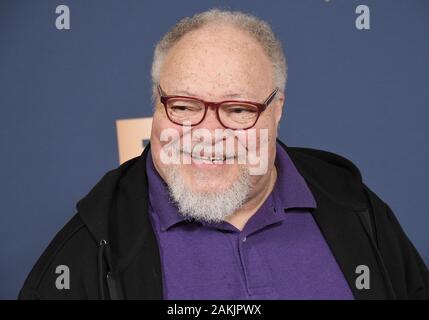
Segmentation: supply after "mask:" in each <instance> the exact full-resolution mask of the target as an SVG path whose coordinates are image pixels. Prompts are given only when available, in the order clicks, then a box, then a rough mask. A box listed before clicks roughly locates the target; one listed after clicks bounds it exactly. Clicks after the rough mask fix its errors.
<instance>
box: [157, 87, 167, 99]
mask: <svg viewBox="0 0 429 320" xmlns="http://www.w3.org/2000/svg"><path fill="white" fill-rule="evenodd" d="M158 93H159V96H160V97H163V96H165V95H166V94H165V92H164V90H162V88H161V85H160V84H158Z"/></svg>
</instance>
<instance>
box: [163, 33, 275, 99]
mask: <svg viewBox="0 0 429 320" xmlns="http://www.w3.org/2000/svg"><path fill="white" fill-rule="evenodd" d="M272 74H273V70H272V65H271V62H270V60H269V58H268V56H267V54H266V53H265V51H264V49H263V48H262V46H261V45H260V44H259V43H258V42H257V41H256V40H255V39H254V38H253V37H252V36H251V35H250V34H248V33H247V32H246V31H243V30H240V29H238V28H236V27H234V26H229V25H209V26H205V27H203V28H201V29H198V30H195V31H191V32H189V33H187V34H186V35H185V36H184V37H183V38H182V39H180V40H179V41H178V42H177V43H176V44H175V45H174V46H173V47H172V48H171V49H170V51H169V52H168V53H167V55H166V57H165V59H164V63H163V65H162V68H161V73H160V80H161V83H162V84H163V85H165V87H166V88H168V89H169V90H177V91H179V90H180V91H188V92H192V93H196V92H201V91H202V92H204V91H205V90H207V91H208V92H217V91H218V90H222V91H223V93H228V94H231V93H236V92H257V91H259V90H261V91H267V90H269V89H268V88H272V86H273V81H272V79H273V78H272V77H273V75H272Z"/></svg>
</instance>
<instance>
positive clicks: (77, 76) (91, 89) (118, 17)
mask: <svg viewBox="0 0 429 320" xmlns="http://www.w3.org/2000/svg"><path fill="white" fill-rule="evenodd" d="M60 4H66V5H68V6H69V8H70V14H71V15H70V18H71V19H70V22H71V25H70V27H71V29H70V30H57V29H56V27H55V19H56V17H57V14H55V8H56V7H57V6H58V5H60ZM360 4H366V5H368V6H369V8H370V13H371V15H370V17H371V20H370V23H371V24H370V27H371V29H370V30H357V28H356V27H355V19H356V17H357V14H356V13H355V8H356V7H357V6H358V5H360ZM214 6H216V7H223V8H230V9H239V10H243V11H247V12H250V13H254V14H256V15H258V16H259V17H261V18H263V19H266V20H267V21H269V22H270V23H271V24H272V26H273V29H274V31H275V32H276V33H277V34H278V36H279V37H280V38H281V39H282V41H283V43H284V47H285V50H286V55H287V57H288V62H289V82H288V85H287V93H286V106H285V113H284V118H283V121H282V124H281V128H280V131H281V138H282V139H283V140H284V141H285V142H286V143H288V144H289V145H292V146H307V147H314V148H319V149H325V150H329V151H332V152H336V153H339V154H341V155H343V156H346V157H348V158H349V159H351V160H352V161H354V162H355V164H357V165H358V166H359V167H360V169H361V171H362V174H363V177H364V179H365V181H366V183H367V184H368V185H369V186H370V187H371V188H372V189H373V190H374V191H375V192H376V193H377V194H378V195H379V196H380V197H381V198H383V199H384V200H385V201H386V202H388V203H389V204H390V205H391V207H392V208H393V209H394V211H395V212H396V215H397V217H398V219H399V221H400V222H401V224H402V226H403V228H404V229H405V231H406V232H407V234H408V236H409V237H410V239H411V240H412V241H413V243H414V244H415V246H416V247H417V249H418V250H419V252H420V253H421V254H422V256H423V257H424V259H425V260H426V262H427V263H428V262H429V235H428V230H429V202H428V201H427V197H428V187H427V185H428V181H429V172H428V170H427V163H428V162H429V144H428V141H427V138H428V133H429V129H428V125H427V119H428V118H429V109H428V101H429V63H428V57H429V42H428V34H429V18H428V17H429V1H426V0H420V1H419V0H413V1H412V0H395V1H390V0H377V1H371V0H360V1H353V0H348V1H344V0H330V1H327V0H293V1H267V0H265V1H250V0H241V1H239V0H234V1H196V0H193V1H190V0H189V1H188V0H187V1H184V0H181V1H170V2H166V1H159V0H158V1H124V0H121V1H119V0H117V1H107V0H102V1H101V0H97V1H95V0H92V1H88V0H73V1H71V0H68V1H63V0H61V1H60V0H58V1H51V0H49V1H16V0H10V1H9V0H0V107H1V126H0V132H1V135H0V139H1V140H0V146H1V158H0V161H1V163H0V164H1V165H0V179H1V186H0V191H1V192H0V195H1V201H0V213H1V215H0V298H12V299H13V298H15V297H16V295H17V294H18V290H19V288H20V287H21V285H22V283H23V281H24V279H25V277H26V275H27V274H28V272H29V271H30V269H31V267H32V265H33V264H34V263H35V261H36V259H37V258H38V257H39V256H40V254H41V253H42V251H43V249H44V248H45V247H46V246H47V244H48V243H49V241H50V240H51V239H52V237H53V236H54V235H55V233H56V232H57V231H58V230H59V229H60V228H61V226H62V225H64V224H65V223H66V221H67V220H68V219H70V217H71V216H72V215H73V214H74V213H75V203H76V202H77V201H78V200H79V199H80V198H81V197H82V196H84V195H85V194H86V193H87V192H88V191H89V189H90V188H91V187H92V186H93V185H94V184H95V183H96V182H97V181H98V180H99V179H100V178H101V176H102V175H103V174H104V173H105V172H106V171H108V170H110V169H112V168H114V167H116V166H117V165H118V148H117V140H116V128H115V121H116V120H117V119H124V118H138V117H143V116H150V115H151V108H152V106H151V102H150V95H151V89H150V65H151V59H152V51H153V47H154V44H155V43H156V41H157V40H158V39H159V38H160V37H161V36H162V34H163V33H164V32H166V31H167V30H168V29H169V28H170V27H171V26H172V25H173V24H174V23H175V22H176V21H177V20H178V19H179V18H181V17H183V16H189V15H192V14H194V13H196V12H199V11H202V10H205V9H208V8H211V7H214Z"/></svg>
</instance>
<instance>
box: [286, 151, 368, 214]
mask: <svg viewBox="0 0 429 320" xmlns="http://www.w3.org/2000/svg"><path fill="white" fill-rule="evenodd" d="M286 151H287V153H288V155H289V156H290V158H291V160H292V162H293V163H294V164H295V166H296V168H297V169H298V171H299V172H300V174H301V175H302V176H303V178H304V179H305V180H306V182H307V183H309V185H310V187H311V189H312V191H313V193H316V194H317V193H319V192H322V193H323V194H325V195H327V196H329V198H330V199H332V200H334V201H336V202H338V203H341V204H344V205H350V206H353V207H356V208H362V207H366V198H365V193H364V184H363V182H362V175H361V173H360V170H359V169H358V168H357V166H356V165H355V164H354V163H353V162H351V161H350V160H349V159H347V158H345V157H343V156H340V155H338V154H335V153H332V152H328V151H322V150H317V149H311V148H300V147H286Z"/></svg>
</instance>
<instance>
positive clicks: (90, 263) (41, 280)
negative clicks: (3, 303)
mask: <svg viewBox="0 0 429 320" xmlns="http://www.w3.org/2000/svg"><path fill="white" fill-rule="evenodd" d="M96 257H97V243H96V241H95V240H94V239H93V238H92V237H91V235H90V233H89V231H88V229H87V228H86V226H85V225H84V223H83V221H82V219H81V218H80V215H79V214H78V213H77V214H75V215H74V216H73V217H72V219H71V220H70V221H69V222H68V223H67V224H66V225H65V226H64V227H63V228H62V229H61V230H60V231H59V232H58V233H57V234H56V236H55V237H54V239H53V240H52V241H51V242H50V244H49V245H48V247H47V248H46V249H45V251H44V252H43V254H42V255H41V256H40V258H39V259H38V261H37V262H36V264H35V265H34V267H33V268H32V270H31V272H30V274H29V275H28V277H27V279H26V280H25V282H24V285H23V287H22V289H21V290H20V293H19V296H18V298H19V299H70V298H85V297H83V296H82V293H83V292H85V295H86V298H91V297H92V296H94V297H96V295H97V293H98V291H97V282H96V279H97V260H96ZM58 281H60V282H61V284H62V285H58Z"/></svg>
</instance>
